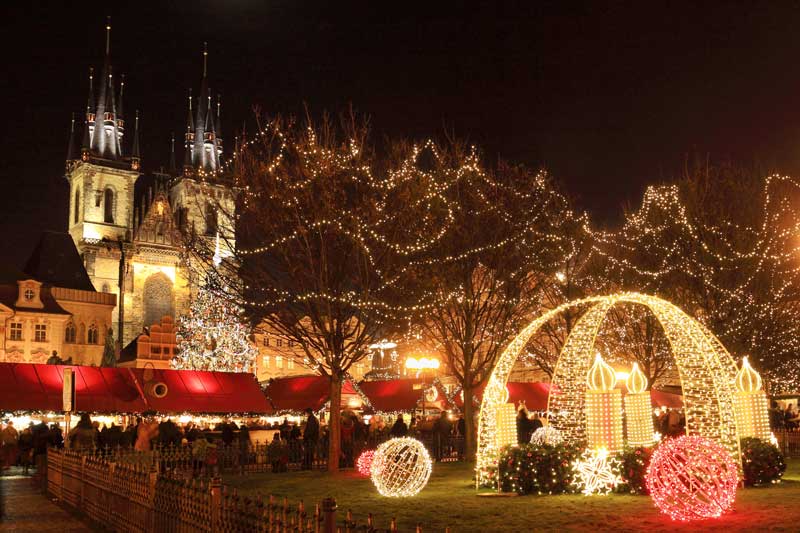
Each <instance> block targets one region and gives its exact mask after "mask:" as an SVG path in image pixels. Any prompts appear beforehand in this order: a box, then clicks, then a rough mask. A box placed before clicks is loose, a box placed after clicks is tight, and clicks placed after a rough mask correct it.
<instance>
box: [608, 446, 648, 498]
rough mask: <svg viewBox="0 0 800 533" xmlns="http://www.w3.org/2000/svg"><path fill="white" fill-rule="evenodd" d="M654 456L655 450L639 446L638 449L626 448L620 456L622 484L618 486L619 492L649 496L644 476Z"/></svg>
mask: <svg viewBox="0 0 800 533" xmlns="http://www.w3.org/2000/svg"><path fill="white" fill-rule="evenodd" d="M652 455H653V448H646V447H644V446H639V447H638V448H625V450H624V451H623V452H622V453H621V454H620V456H619V461H620V463H622V466H621V467H620V477H621V478H622V483H620V484H619V485H617V488H616V491H617V492H624V493H627V494H647V486H646V485H645V481H644V476H645V473H646V472H647V465H649V464H650V457H651V456H652Z"/></svg>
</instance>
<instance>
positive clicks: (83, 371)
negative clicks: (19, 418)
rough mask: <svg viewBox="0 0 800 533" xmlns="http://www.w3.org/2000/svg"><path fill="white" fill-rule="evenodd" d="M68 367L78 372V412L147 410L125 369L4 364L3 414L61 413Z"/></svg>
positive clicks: (0, 383) (0, 384) (0, 373)
mask: <svg viewBox="0 0 800 533" xmlns="http://www.w3.org/2000/svg"><path fill="white" fill-rule="evenodd" d="M65 368H72V369H73V370H74V371H75V396H76V398H75V408H76V410H78V411H90V412H103V413H137V412H141V411H144V410H146V407H145V402H144V400H143V399H142V396H141V394H140V393H139V390H138V388H137V384H136V383H135V382H134V379H133V376H132V375H131V374H130V373H129V372H127V371H126V370H124V369H120V368H98V367H92V366H72V365H37V364H30V363H0V411H60V410H61V409H62V408H63V404H62V392H63V387H64V385H63V381H64V369H65Z"/></svg>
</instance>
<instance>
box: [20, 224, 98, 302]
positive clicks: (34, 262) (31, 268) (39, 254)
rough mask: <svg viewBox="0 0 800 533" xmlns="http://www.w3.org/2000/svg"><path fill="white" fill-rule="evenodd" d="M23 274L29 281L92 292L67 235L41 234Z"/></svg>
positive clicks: (81, 264) (76, 251) (79, 258)
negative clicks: (30, 279) (31, 279)
mask: <svg viewBox="0 0 800 533" xmlns="http://www.w3.org/2000/svg"><path fill="white" fill-rule="evenodd" d="M23 271H24V273H25V274H26V275H27V276H28V277H30V278H33V279H35V280H37V281H41V282H42V283H46V284H48V285H53V286H56V287H63V288H65V289H79V290H82V291H92V292H94V291H95V288H94V285H92V282H91V280H89V275H88V274H87V273H86V269H85V268H84V266H83V261H82V260H81V257H80V255H78V250H77V249H76V248H75V243H74V242H73V241H72V237H71V236H70V235H69V234H68V233H60V232H55V231H44V232H42V235H41V237H40V238H39V243H38V244H37V245H36V248H34V250H33V252H32V253H31V256H30V258H29V259H28V262H27V263H26V265H25V268H24V269H23Z"/></svg>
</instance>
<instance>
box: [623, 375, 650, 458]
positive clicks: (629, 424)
mask: <svg viewBox="0 0 800 533" xmlns="http://www.w3.org/2000/svg"><path fill="white" fill-rule="evenodd" d="M625 384H626V386H627V388H628V394H626V395H625V422H626V424H625V436H626V437H627V444H628V446H631V447H634V448H635V447H637V446H652V445H653V437H654V435H655V429H654V427H653V414H652V412H651V405H650V402H651V400H650V391H648V390H647V378H646V377H645V375H644V373H643V372H642V371H641V370H639V365H638V364H637V363H633V367H632V368H631V372H630V374H629V375H628V379H627V380H626V382H625Z"/></svg>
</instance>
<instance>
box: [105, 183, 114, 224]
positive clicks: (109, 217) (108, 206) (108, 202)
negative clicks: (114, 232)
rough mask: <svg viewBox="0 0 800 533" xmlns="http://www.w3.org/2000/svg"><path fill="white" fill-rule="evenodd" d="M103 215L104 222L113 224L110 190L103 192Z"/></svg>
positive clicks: (111, 194) (111, 192)
mask: <svg viewBox="0 0 800 533" xmlns="http://www.w3.org/2000/svg"><path fill="white" fill-rule="evenodd" d="M103 215H104V216H103V220H104V221H106V222H108V223H111V224H113V223H114V191H112V190H111V189H106V192H105V198H104V205H103Z"/></svg>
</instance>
